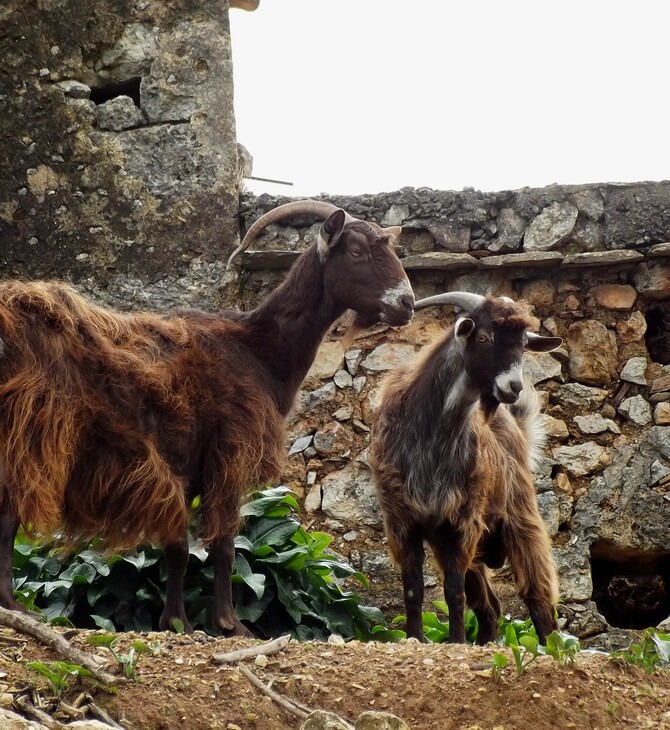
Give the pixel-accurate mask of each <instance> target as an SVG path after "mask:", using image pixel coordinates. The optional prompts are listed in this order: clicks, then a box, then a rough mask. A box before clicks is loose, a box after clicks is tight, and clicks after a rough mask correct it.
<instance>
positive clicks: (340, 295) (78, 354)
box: [0, 203, 414, 634]
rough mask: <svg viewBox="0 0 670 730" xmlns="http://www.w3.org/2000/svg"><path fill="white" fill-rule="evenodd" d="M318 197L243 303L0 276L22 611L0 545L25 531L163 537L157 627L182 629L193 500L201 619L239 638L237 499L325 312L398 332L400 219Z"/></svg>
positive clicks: (2, 382)
mask: <svg viewBox="0 0 670 730" xmlns="http://www.w3.org/2000/svg"><path fill="white" fill-rule="evenodd" d="M315 205H316V207H317V208H319V209H320V210H321V213H323V217H324V218H325V220H324V223H323V225H322V226H321V229H320V231H319V234H318V237H317V241H316V243H315V244H313V246H312V247H311V248H310V249H309V250H308V251H307V252H305V254H303V255H302V256H301V257H300V258H299V259H298V261H297V262H296V264H295V266H294V267H293V268H292V269H291V271H290V272H289V274H288V276H287V277H286V279H285V280H284V282H283V283H282V284H281V285H280V286H279V287H278V288H277V289H275V291H273V292H272V294H270V296H269V297H268V298H267V299H266V300H265V302H263V303H262V304H261V305H260V306H259V307H257V308H256V309H254V310H252V311H250V312H244V313H243V312H233V311H226V312H223V313H220V314H206V313H204V312H199V311H177V312H172V313H169V314H149V313H141V314H133V315H130V314H121V313H119V312H113V311H111V310H108V309H105V308H102V307H99V306H96V305H94V304H92V303H91V302H89V301H87V300H86V299H85V298H84V297H82V296H81V295H80V294H78V293H77V292H76V291H75V290H74V289H73V288H72V287H70V286H67V285H66V284H63V283H59V282H36V283H22V282H6V283H3V284H0V605H2V606H4V607H5V608H14V609H16V608H19V606H18V604H17V602H16V600H15V599H14V597H13V592H12V562H11V555H12V545H13V542H14V537H15V534H16V531H17V529H18V526H19V524H23V525H24V527H26V528H27V529H31V530H33V531H34V532H39V533H44V534H46V533H51V532H52V531H54V530H57V531H58V532H59V534H60V535H61V536H62V537H63V538H64V540H66V541H68V542H70V543H74V542H77V541H81V540H85V539H87V538H91V537H93V536H100V537H102V538H103V539H104V540H105V542H106V543H107V546H108V547H110V548H124V547H133V546H135V545H138V544H140V543H143V542H147V541H152V542H158V543H161V544H162V545H163V549H164V555H165V562H166V567H167V589H166V601H165V609H164V611H163V614H162V616H161V619H160V625H161V628H164V629H166V628H169V627H170V623H171V621H172V619H175V618H177V619H179V620H180V621H181V622H182V623H183V625H184V626H185V628H186V630H190V626H189V624H188V620H187V617H186V614H185V610H184V599H183V587H182V584H183V574H184V570H185V567H186V563H187V561H188V543H187V540H186V526H187V522H188V519H189V516H190V505H191V504H192V500H193V498H194V497H195V496H196V495H200V497H201V509H200V514H199V519H200V525H199V528H200V534H201V535H202V537H203V538H204V539H205V540H206V541H208V542H211V546H212V551H211V555H212V563H213V566H214V602H213V625H214V627H215V628H217V629H221V630H223V631H226V632H228V633H237V634H240V633H247V634H248V631H247V629H246V628H245V627H244V626H243V625H242V624H241V623H240V622H239V621H238V620H237V618H236V617H235V612H234V609H233V605H232V596H231V587H230V577H231V571H232V565H233V560H234V542H233V541H234V536H235V534H236V532H237V529H238V525H239V506H240V501H241V499H242V497H243V495H244V494H245V493H246V492H247V491H248V490H249V489H253V488H257V487H259V486H262V485H265V484H268V483H271V482H273V481H275V480H276V479H277V477H278V476H279V474H280V471H281V464H282V460H283V455H284V449H285V426H284V417H285V416H286V415H287V413H288V412H289V410H290V408H291V407H292V404H293V401H294V398H295V395H296V393H297V390H298V388H299V387H300V384H301V382H302V380H303V378H304V376H305V374H306V373H307V371H308V369H309V367H310V365H311V364H312V362H313V360H314V357H315V355H316V352H317V349H318V347H319V344H320V343H321V340H322V339H323V337H324V335H325V334H326V332H327V331H328V329H329V328H330V326H331V325H332V324H333V322H335V320H336V319H338V317H340V316H341V315H342V314H343V313H344V312H345V311H346V310H347V309H352V310H354V312H356V316H357V321H359V322H360V323H363V324H372V323H377V322H379V321H384V322H387V323H389V324H392V325H402V324H406V323H407V322H408V321H409V319H410V318H411V316H412V308H413V304H414V297H413V295H412V291H411V287H410V286H409V282H408V280H407V276H406V274H405V272H404V270H403V268H402V265H401V264H400V261H399V260H398V258H397V256H396V255H395V253H394V250H393V245H392V241H393V240H394V237H395V236H397V234H398V232H399V229H382V228H380V227H379V226H375V225H372V224H370V225H367V224H366V225H364V226H361V225H360V222H356V221H355V220H354V219H352V218H350V217H349V218H348V217H347V216H346V214H345V213H344V211H343V210H340V209H337V208H335V206H331V205H325V212H324V205H323V204H318V203H317V204H315ZM310 206H311V207H312V208H313V207H314V206H313V205H311V203H310ZM297 207H298V208H300V207H304V206H301V205H298V206H297ZM280 208H282V206H280ZM284 208H285V211H284V212H286V209H289V210H291V211H294V210H295V209H296V205H295V204H289V205H288V206H285V207H284ZM277 211H280V213H281V210H280V209H275V211H273V212H272V214H273V216H274V219H277V215H275V214H276V213H277ZM317 212H318V211H317ZM321 213H319V215H321ZM260 221H261V222H262V221H263V219H260ZM266 221H267V218H266ZM254 226H255V230H256V231H257V232H258V231H259V230H261V226H260V222H259V221H257V222H256V223H255V224H254ZM246 240H248V239H246V238H245V241H246ZM243 243H244V242H243Z"/></svg>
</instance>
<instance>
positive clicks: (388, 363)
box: [361, 342, 415, 372]
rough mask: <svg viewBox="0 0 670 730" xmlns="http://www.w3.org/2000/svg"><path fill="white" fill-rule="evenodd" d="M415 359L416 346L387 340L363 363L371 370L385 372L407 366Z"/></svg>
mask: <svg viewBox="0 0 670 730" xmlns="http://www.w3.org/2000/svg"><path fill="white" fill-rule="evenodd" d="M414 359H415V353H414V347H413V346H412V345H405V344H402V343H393V342H385V343H384V344H383V345H380V346H379V347H377V348H375V349H374V350H373V351H372V352H371V353H370V354H369V355H368V356H367V357H366V358H365V360H363V361H362V363H361V365H362V366H363V367H364V368H365V369H366V370H368V371H369V372H383V371H385V370H394V369H395V368H398V367H405V366H407V365H409V364H410V363H411V362H413V361H414Z"/></svg>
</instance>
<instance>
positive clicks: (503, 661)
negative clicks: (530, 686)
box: [491, 651, 509, 682]
mask: <svg viewBox="0 0 670 730" xmlns="http://www.w3.org/2000/svg"><path fill="white" fill-rule="evenodd" d="M508 664H509V659H508V658H507V656H506V655H505V654H503V653H502V652H501V651H497V652H496V653H495V654H494V655H493V659H491V667H492V669H493V671H492V676H493V679H495V681H496V682H499V681H500V678H501V676H502V670H503V669H504V668H505V667H506V666H507V665H508Z"/></svg>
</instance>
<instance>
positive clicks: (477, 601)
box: [465, 564, 500, 644]
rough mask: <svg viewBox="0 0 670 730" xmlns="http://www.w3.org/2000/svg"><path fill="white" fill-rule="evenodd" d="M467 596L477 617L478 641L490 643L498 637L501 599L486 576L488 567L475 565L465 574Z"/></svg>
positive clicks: (479, 642) (468, 602)
mask: <svg viewBox="0 0 670 730" xmlns="http://www.w3.org/2000/svg"><path fill="white" fill-rule="evenodd" d="M465 597H466V600H467V604H468V606H470V608H472V610H473V611H474V612H475V616H476V617H477V626H478V631H477V643H478V644H488V643H489V642H490V641H495V640H496V639H497V638H498V619H499V618H500V601H499V600H498V597H497V596H496V594H495V593H494V592H493V588H491V585H490V583H489V581H488V578H487V576H486V568H485V567H484V566H483V565H481V564H476V565H474V566H473V567H472V568H471V569H470V570H468V572H467V573H466V574H465Z"/></svg>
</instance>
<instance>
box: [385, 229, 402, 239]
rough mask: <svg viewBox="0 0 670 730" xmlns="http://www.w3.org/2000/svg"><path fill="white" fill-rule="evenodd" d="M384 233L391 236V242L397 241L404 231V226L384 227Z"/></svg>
mask: <svg viewBox="0 0 670 730" xmlns="http://www.w3.org/2000/svg"><path fill="white" fill-rule="evenodd" d="M382 231H384V235H385V236H388V237H389V240H390V241H391V243H393V242H395V241H397V240H398V239H399V238H400V234H401V233H402V226H389V227H388V228H382Z"/></svg>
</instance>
